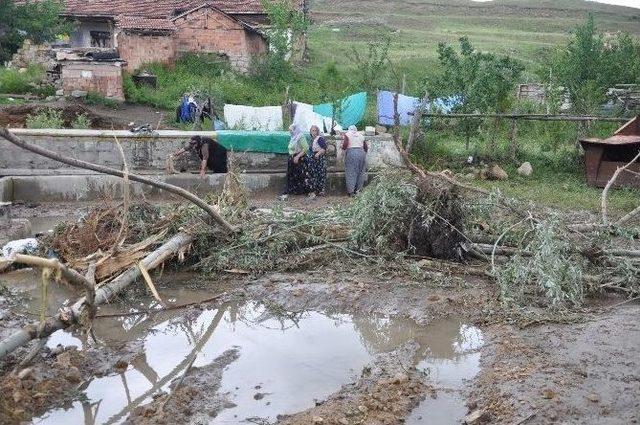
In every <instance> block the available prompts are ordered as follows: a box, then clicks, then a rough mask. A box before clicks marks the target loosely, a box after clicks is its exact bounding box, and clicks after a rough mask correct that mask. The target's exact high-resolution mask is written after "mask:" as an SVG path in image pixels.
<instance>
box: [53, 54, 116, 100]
mask: <svg viewBox="0 0 640 425" xmlns="http://www.w3.org/2000/svg"><path fill="white" fill-rule="evenodd" d="M62 89H63V90H64V94H65V95H69V94H71V92H72V91H74V90H82V91H87V92H89V91H93V92H98V93H100V94H102V95H103V96H105V97H108V98H111V99H115V100H121V101H124V91H123V89H122V68H121V67H120V64H119V63H104V62H80V61H78V62H65V63H62Z"/></svg>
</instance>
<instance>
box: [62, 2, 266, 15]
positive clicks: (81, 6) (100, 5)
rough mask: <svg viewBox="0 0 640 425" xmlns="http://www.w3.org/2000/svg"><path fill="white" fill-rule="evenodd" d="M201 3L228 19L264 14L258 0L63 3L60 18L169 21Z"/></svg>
mask: <svg viewBox="0 0 640 425" xmlns="http://www.w3.org/2000/svg"><path fill="white" fill-rule="evenodd" d="M204 3H209V4H211V5H212V6H214V7H216V8H218V9H220V10H221V11H223V12H224V13H227V14H229V15H239V14H264V10H263V9H262V4H261V2H260V0H66V7H65V13H64V14H65V15H67V16H109V17H115V16H141V17H146V18H170V17H173V16H176V15H179V14H181V13H184V12H186V11H188V10H191V9H195V8H196V7H198V6H201V5H202V4H204Z"/></svg>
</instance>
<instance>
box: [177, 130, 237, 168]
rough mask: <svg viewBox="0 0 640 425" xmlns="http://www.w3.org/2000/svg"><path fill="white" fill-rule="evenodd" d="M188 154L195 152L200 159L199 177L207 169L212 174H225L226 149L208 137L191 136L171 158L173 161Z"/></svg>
mask: <svg viewBox="0 0 640 425" xmlns="http://www.w3.org/2000/svg"><path fill="white" fill-rule="evenodd" d="M188 152H195V153H196V154H197V155H198V158H200V176H201V177H204V175H205V173H206V172H207V168H208V169H209V170H211V171H212V172H214V173H226V172H227V149H226V148H225V147H224V146H222V145H221V144H220V143H218V142H216V141H215V140H213V139H211V138H209V137H201V136H193V137H191V139H190V140H189V141H188V142H187V143H186V144H185V145H184V147H183V148H182V149H180V150H179V151H177V152H175V153H174V154H173V155H171V157H172V159H175V158H178V157H180V156H181V155H184V154H185V153H188Z"/></svg>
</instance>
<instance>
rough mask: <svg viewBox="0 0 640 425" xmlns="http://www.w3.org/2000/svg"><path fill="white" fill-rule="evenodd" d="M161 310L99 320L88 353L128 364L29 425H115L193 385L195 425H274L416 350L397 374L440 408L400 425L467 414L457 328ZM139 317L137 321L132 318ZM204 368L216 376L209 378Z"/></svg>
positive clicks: (68, 340)
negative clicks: (115, 355) (413, 372)
mask: <svg viewBox="0 0 640 425" xmlns="http://www.w3.org/2000/svg"><path fill="white" fill-rule="evenodd" d="M18 273H22V274H23V280H24V281H25V282H27V281H31V282H33V280H34V278H35V277H37V274H36V273H34V272H31V274H29V272H28V271H22V272H18ZM32 285H33V283H32ZM27 286H28V285H27ZM30 293H31V295H32V300H31V304H32V306H31V309H32V310H37V309H36V306H38V305H40V304H41V303H40V301H39V297H38V296H37V295H38V294H39V292H38V288H37V286H34V287H32V291H31V292H30ZM53 293H54V294H55V296H54V297H52V298H55V301H51V300H49V301H50V302H48V303H47V306H48V307H50V308H49V311H50V312H52V310H53V304H55V303H59V304H57V305H58V306H59V305H60V303H61V302H62V303H63V302H64V301H65V300H67V299H75V298H74V297H71V296H70V294H69V293H68V292H66V291H64V290H62V291H60V290H56V291H54V292H53ZM160 294H161V296H162V298H163V299H164V300H165V303H166V304H167V305H171V304H185V303H189V302H197V301H201V300H205V299H209V298H211V297H212V296H213V295H215V293H214V292H212V291H211V290H204V289H194V288H190V287H185V288H180V289H175V285H173V286H172V288H170V289H160ZM67 302H68V301H67ZM159 307H160V306H159V304H158V303H157V302H156V301H154V300H147V299H146V298H145V299H144V300H143V301H140V300H136V301H129V302H119V303H116V304H111V305H107V306H103V307H101V308H100V310H99V312H98V314H99V315H110V314H114V313H122V312H127V313H129V315H127V316H121V317H105V318H101V319H96V320H95V321H94V327H93V329H94V333H95V335H96V337H97V340H98V343H97V345H98V346H100V345H102V346H104V347H106V348H108V349H110V350H111V352H125V351H126V352H129V353H131V352H133V353H134V355H133V357H132V358H130V359H128V361H127V362H125V363H124V364H123V367H122V370H118V371H115V370H113V369H111V370H104V371H100V372H99V373H98V374H97V375H98V376H96V377H94V378H93V379H92V380H90V381H88V382H85V383H83V384H82V385H81V386H80V388H79V390H80V392H81V394H82V395H81V397H79V400H78V401H76V402H74V403H73V404H72V405H71V406H70V407H69V406H67V407H66V408H57V409H55V410H51V411H49V412H47V413H46V414H44V415H42V416H41V417H39V418H36V419H34V423H40V424H58V423H80V422H83V421H84V422H87V423H99V424H111V423H122V422H124V421H125V420H126V419H127V418H129V417H130V414H131V413H132V412H133V411H134V410H135V409H136V408H140V407H141V406H144V405H146V404H148V403H150V402H152V401H153V399H154V396H156V397H157V396H158V395H159V394H161V393H163V392H165V393H171V392H172V391H174V390H175V384H176V382H177V381H180V378H181V377H183V376H188V377H189V378H187V380H185V384H184V385H185V386H186V385H187V383H189V385H191V380H192V378H191V377H192V375H198V374H199V375H201V379H200V381H199V382H200V383H199V384H197V385H201V386H202V388H200V390H201V391H202V393H203V394H205V396H204V398H207V399H209V400H203V401H202V403H200V404H199V405H198V406H197V409H194V412H193V413H192V414H191V416H192V418H195V417H197V420H196V422H198V423H225V424H226V423H263V424H267V423H274V422H276V421H277V420H278V417H279V415H286V414H294V413H296V412H300V411H303V410H305V409H308V408H310V407H313V406H314V405H315V404H316V403H317V402H321V401H322V400H324V399H326V398H327V397H329V396H330V395H331V394H334V393H336V392H337V391H339V390H340V388H341V387H342V386H343V385H345V384H348V383H350V382H354V381H356V380H357V379H358V377H359V376H360V375H361V373H362V372H363V370H364V369H366V367H367V365H369V364H370V363H371V362H372V360H373V359H374V358H375V356H376V355H378V354H381V353H390V352H394V351H395V350H396V349H397V348H398V347H399V346H401V345H403V344H406V343H407V342H415V343H417V344H418V350H416V353H415V355H414V357H413V358H412V359H410V363H411V364H406V365H404V366H406V367H409V366H416V367H417V368H419V369H420V370H423V371H424V373H425V380H426V382H428V383H429V384H430V385H433V386H434V387H435V388H436V389H437V397H436V398H428V399H427V400H425V401H423V402H422V403H421V404H420V406H419V407H418V408H416V409H415V410H414V412H413V413H412V415H411V416H410V418H409V423H416V424H417V423H424V420H425V419H428V420H429V423H435V424H440V423H441V424H454V423H459V422H460V419H461V418H462V417H463V416H464V414H465V413H466V409H465V407H464V403H463V398H462V396H461V395H460V390H461V389H462V388H463V386H464V382H465V380H466V379H470V378H472V377H473V376H474V375H475V373H477V372H478V370H479V365H478V364H479V353H478V348H479V347H480V346H481V345H482V335H481V333H480V331H479V330H478V329H476V328H473V327H469V326H467V325H465V324H463V323H461V322H459V321H456V320H447V321H440V322H435V323H433V324H430V325H427V326H419V325H418V324H416V323H415V322H413V321H412V320H410V319H404V318H398V317H394V316H372V315H357V314H355V315H352V314H325V313H321V312H313V311H311V312H291V311H282V310H280V309H277V308H273V307H270V308H268V307H266V306H264V305H262V304H260V303H257V302H251V301H249V302H232V303H225V304H223V305H221V306H217V307H211V308H202V309H198V308H192V309H188V310H172V311H164V312H160V313H154V314H148V311H149V310H154V309H156V308H159ZM137 311H140V312H144V313H145V314H133V313H136V312H137ZM58 344H62V345H65V346H69V345H74V346H77V347H78V348H79V349H82V348H84V347H86V346H87V344H90V342H88V341H87V340H85V339H84V338H81V337H79V336H78V335H77V334H74V333H71V332H66V331H58V332H56V333H55V334H53V335H52V336H51V338H50V340H49V341H48V344H47V345H48V346H50V347H52V348H53V347H55V346H57V345H58ZM91 344H93V345H95V344H96V343H93V342H91ZM229 353H233V355H230V354H229ZM221 359H222V360H221ZM225 359H226V360H225ZM211 368H214V369H216V371H215V373H214V374H211V372H210V370H211ZM202 376H204V377H205V378H206V379H202Z"/></svg>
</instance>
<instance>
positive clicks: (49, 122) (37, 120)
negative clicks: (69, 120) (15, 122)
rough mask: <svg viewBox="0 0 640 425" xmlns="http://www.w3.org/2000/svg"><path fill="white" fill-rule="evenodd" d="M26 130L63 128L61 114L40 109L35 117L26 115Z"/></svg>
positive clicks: (51, 110)
mask: <svg viewBox="0 0 640 425" xmlns="http://www.w3.org/2000/svg"><path fill="white" fill-rule="evenodd" d="M26 125H27V128H63V127H64V121H63V119H62V112H61V111H57V110H55V109H51V108H47V109H40V110H39V111H38V112H37V113H36V114H35V115H31V114H29V115H27V121H26Z"/></svg>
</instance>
